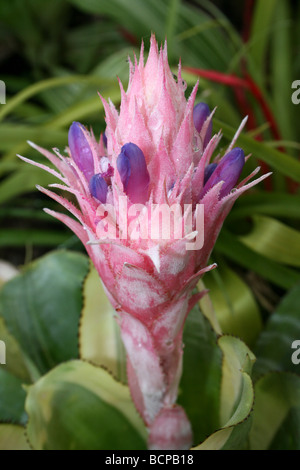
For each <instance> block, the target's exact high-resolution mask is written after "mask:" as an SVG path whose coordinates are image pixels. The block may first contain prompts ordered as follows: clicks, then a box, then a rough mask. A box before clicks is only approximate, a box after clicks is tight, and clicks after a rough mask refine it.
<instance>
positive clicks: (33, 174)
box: [0, 165, 55, 204]
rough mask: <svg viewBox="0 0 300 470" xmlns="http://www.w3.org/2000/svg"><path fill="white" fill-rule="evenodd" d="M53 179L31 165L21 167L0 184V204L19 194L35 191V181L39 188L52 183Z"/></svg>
mask: <svg viewBox="0 0 300 470" xmlns="http://www.w3.org/2000/svg"><path fill="white" fill-rule="evenodd" d="M53 180H55V178H54V177H53V176H51V175H49V174H48V173H46V172H45V171H42V170H40V169H39V168H36V167H32V166H31V165H27V166H25V165H24V166H23V168H21V169H20V170H18V171H15V172H14V173H12V174H11V175H9V176H8V177H7V178H6V179H5V180H4V181H2V182H1V183H0V204H3V203H4V202H7V201H8V200H9V199H12V198H14V197H16V196H19V195H21V194H25V193H29V192H32V191H35V187H36V184H37V181H38V182H39V184H40V185H41V186H47V185H48V184H50V183H53Z"/></svg>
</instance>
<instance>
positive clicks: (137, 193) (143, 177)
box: [117, 142, 150, 204]
mask: <svg viewBox="0 0 300 470" xmlns="http://www.w3.org/2000/svg"><path fill="white" fill-rule="evenodd" d="M117 169H118V172H119V174H120V177H121V181H122V183H123V190H124V192H125V193H126V194H127V195H128V197H129V199H130V201H131V202H132V203H134V204H136V203H140V204H144V203H145V202H146V201H147V199H148V188H149V182H150V177H149V172H148V169H147V164H146V160H145V156H144V154H143V152H142V150H141V149H140V148H139V147H138V146H137V145H136V144H133V143H131V142H130V143H128V144H125V145H123V147H122V149H121V153H120V155H119V156H118V158H117Z"/></svg>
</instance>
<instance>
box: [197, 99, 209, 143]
mask: <svg viewBox="0 0 300 470" xmlns="http://www.w3.org/2000/svg"><path fill="white" fill-rule="evenodd" d="M209 116H210V109H209V106H208V105H207V104H206V103H198V104H196V106H195V107H194V111H193V119H194V125H195V128H196V130H197V131H198V132H199V134H200V133H201V130H202V127H203V125H204V123H205V121H206V119H207V118H208V117H209ZM211 136H212V121H210V123H209V126H208V128H207V131H206V134H205V137H204V141H203V147H204V148H205V147H206V146H207V144H208V142H209V141H210V139H211Z"/></svg>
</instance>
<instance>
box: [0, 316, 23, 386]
mask: <svg viewBox="0 0 300 470" xmlns="http://www.w3.org/2000/svg"><path fill="white" fill-rule="evenodd" d="M0 315H1V312H0ZM0 338H1V340H2V341H4V343H5V346H6V365H5V370H7V371H8V372H11V373H12V374H13V375H15V376H16V377H18V378H20V379H21V380H22V381H23V382H28V381H29V380H30V375H29V373H28V370H27V367H26V361H25V359H24V357H23V354H22V351H21V349H20V346H19V344H18V343H17V341H16V339H15V338H14V337H13V336H12V335H11V334H10V333H9V331H8V330H7V328H6V326H5V323H4V320H3V318H1V316H0Z"/></svg>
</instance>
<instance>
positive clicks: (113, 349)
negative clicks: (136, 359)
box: [79, 265, 127, 383]
mask: <svg viewBox="0 0 300 470" xmlns="http://www.w3.org/2000/svg"><path fill="white" fill-rule="evenodd" d="M83 297H84V306H83V310H82V313H81V319H80V328H79V349H80V357H81V358H82V359H85V360H88V361H89V362H91V363H93V364H95V365H98V366H101V367H104V368H105V369H108V370H109V372H111V373H112V375H113V376H114V377H116V378H117V379H118V380H120V381H121V382H123V383H124V382H126V380H127V379H126V353H125V349H124V346H123V343H122V340H121V334H120V328H119V325H118V324H117V321H116V318H114V317H115V315H116V313H115V311H114V309H113V307H112V305H111V303H110V302H109V300H108V298H107V295H106V293H105V291H104V288H103V285H102V283H101V280H100V277H99V274H98V272H97V271H96V269H95V268H94V267H93V266H92V265H91V266H90V272H89V274H88V276H87V277H86V279H85V282H84V288H83Z"/></svg>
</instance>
